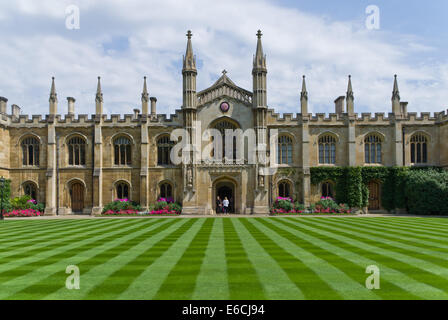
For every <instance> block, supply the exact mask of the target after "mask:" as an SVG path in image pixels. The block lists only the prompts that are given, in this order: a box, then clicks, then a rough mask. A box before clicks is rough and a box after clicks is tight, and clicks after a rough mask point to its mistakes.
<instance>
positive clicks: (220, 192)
mask: <svg viewBox="0 0 448 320" xmlns="http://www.w3.org/2000/svg"><path fill="white" fill-rule="evenodd" d="M235 189H236V188H235V183H234V182H233V181H230V180H220V181H218V182H216V183H215V187H214V200H215V201H214V203H213V204H214V209H215V212H216V213H220V212H219V208H217V204H216V200H217V197H219V198H220V199H221V201H223V200H224V199H225V198H227V200H229V210H228V213H237V208H236V203H237V202H236V201H235V200H236V193H235Z"/></svg>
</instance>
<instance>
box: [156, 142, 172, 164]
mask: <svg viewBox="0 0 448 320" xmlns="http://www.w3.org/2000/svg"><path fill="white" fill-rule="evenodd" d="M173 146H174V141H171V140H170V137H169V136H163V137H161V138H159V139H158V140H157V164H158V165H164V164H165V165H166V164H171V163H172V162H171V158H170V153H171V149H172V148H173Z"/></svg>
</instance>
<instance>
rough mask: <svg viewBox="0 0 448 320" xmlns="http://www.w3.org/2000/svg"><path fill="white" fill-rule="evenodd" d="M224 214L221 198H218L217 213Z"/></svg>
mask: <svg viewBox="0 0 448 320" xmlns="http://www.w3.org/2000/svg"><path fill="white" fill-rule="evenodd" d="M221 212H222V201H221V198H220V197H219V196H217V197H216V213H221Z"/></svg>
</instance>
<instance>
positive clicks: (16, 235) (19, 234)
mask: <svg viewBox="0 0 448 320" xmlns="http://www.w3.org/2000/svg"><path fill="white" fill-rule="evenodd" d="M91 221H92V220H91ZM61 222H62V221H61ZM73 226H77V227H78V226H79V223H77V222H76V221H73V220H69V221H66V223H60V224H57V225H54V224H52V225H50V226H49V225H47V224H45V223H41V224H40V226H38V227H36V228H33V229H32V230H31V229H29V230H20V231H15V232H13V233H11V234H10V235H6V234H5V235H2V236H1V237H2V238H4V239H8V240H9V241H8V242H9V243H10V244H16V243H17V242H27V241H28V242H29V240H30V239H33V238H34V237H36V236H39V235H42V234H44V235H45V234H48V233H49V232H52V231H59V230H61V231H64V230H70V229H71V228H72V227H73Z"/></svg>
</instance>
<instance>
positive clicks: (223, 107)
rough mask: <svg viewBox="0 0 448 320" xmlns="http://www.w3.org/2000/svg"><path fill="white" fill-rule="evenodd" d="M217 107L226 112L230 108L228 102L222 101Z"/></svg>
mask: <svg viewBox="0 0 448 320" xmlns="http://www.w3.org/2000/svg"><path fill="white" fill-rule="evenodd" d="M219 108H220V109H221V111H222V112H227V111H229V109H230V105H229V103H228V102H223V103H221V105H220V106H219Z"/></svg>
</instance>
